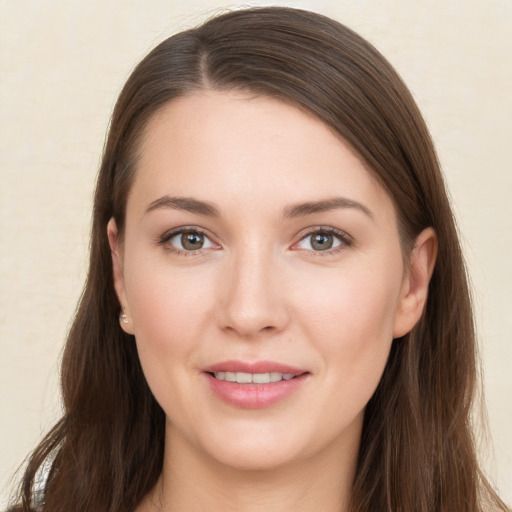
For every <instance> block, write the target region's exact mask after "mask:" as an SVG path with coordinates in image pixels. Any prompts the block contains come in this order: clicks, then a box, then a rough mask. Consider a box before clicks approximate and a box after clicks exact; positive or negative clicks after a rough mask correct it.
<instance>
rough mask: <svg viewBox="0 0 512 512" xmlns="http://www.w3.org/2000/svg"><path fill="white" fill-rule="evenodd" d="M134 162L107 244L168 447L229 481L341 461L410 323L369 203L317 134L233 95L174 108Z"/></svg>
mask: <svg viewBox="0 0 512 512" xmlns="http://www.w3.org/2000/svg"><path fill="white" fill-rule="evenodd" d="M140 155H141V157H140V161H139V162H138V165H137V169H136V176H135V180H134V183H133V186H132V189H131V191H130V194H129V197H128V202H127V214H126V228H125V229H126V231H125V234H124V240H123V244H122V246H120V245H118V244H117V236H116V227H115V223H114V221H111V222H110V224H109V239H110V242H111V246H112V249H113V257H114V273H115V286H116V291H117V293H118V296H119V299H120V302H121V304H123V305H124V307H125V308H126V313H127V317H128V323H127V324H122V325H123V328H124V329H125V330H126V331H127V332H129V333H132V334H134V335H135V338H136V343H137V348H138V352H139V356H140V361H141V364H142V367H143V370H144V373H145V376H146V378H147V381H148V383H149V386H150V388H151V390H152V392H153V394H154V395H155V397H156V399H157V400H158V402H159V403H160V405H161V406H162V408H163V410H164V411H165V414H166V416H167V441H166V442H167V443H168V445H167V446H172V447H174V448H173V449H175V450H176V451H177V453H179V450H180V449H186V450H189V451H191V452H193V453H194V454H195V455H196V456H198V457H205V458H207V459H209V460H212V459H213V460H216V461H218V462H221V463H224V464H228V465H230V466H232V467H238V468H267V467H276V466H279V465H282V464H286V463H290V462H296V461H299V460H306V459H308V458H311V457H314V456H321V454H322V453H326V452H327V451H330V452H331V453H333V452H332V451H333V450H334V453H335V452H336V451H338V452H340V453H341V452H343V451H344V452H347V453H348V452H350V453H352V454H354V453H355V451H354V450H357V446H358V440H359V435H360V431H361V424H362V417H363V412H364V409H365V406H366V403H367V402H368V400H369V399H370V397H371V395H372V394H373V392H374V390H375V388H376V386H377V384H378V382H379V380H380V377H381V375H382V372H383V369H384V366H385V364H386V360H387V358H388V354H389V351H390V346H391V342H392V339H393V337H396V336H401V335H403V334H404V333H405V332H406V331H407V330H409V329H410V328H411V327H412V325H413V323H414V322H415V321H416V317H414V314H413V315H411V311H410V310H409V309H407V301H408V300H409V301H410V298H409V299H408V297H409V295H410V294H411V280H410V278H409V277H408V276H409V274H410V272H409V270H408V269H407V268H404V266H403V258H402V253H401V247H400V242H399V236H398V231H397V222H396V218H395V211H394V208H393V205H392V202H391V200H390V198H389V197H388V195H387V194H386V192H385V191H384V189H383V188H382V187H381V186H380V185H379V184H377V182H376V181H375V180H374V179H372V177H371V175H370V174H369V172H368V171H367V170H366V169H365V166H364V164H363V162H362V161H361V160H360V158H359V157H358V156H357V154H355V153H354V151H353V150H351V148H350V147H349V146H348V145H347V144H346V143H344V142H343V141H342V140H341V139H340V138H339V137H338V136H337V135H335V134H334V133H333V132H332V131H331V130H330V129H329V128H328V127H326V126H325V125H324V124H323V123H322V122H320V121H319V120H317V119H315V118H313V117H311V116H309V115H307V114H305V113H303V112H301V111H300V110H298V109H297V108H295V107H293V106H289V105H287V104H285V103H282V102H279V101H276V100H272V99H267V98H262V97H248V96H244V95H240V94H235V93H226V92H223V93H221V92H211V91H210V92H203V93H196V94H193V95H188V96H185V97H182V98H180V99H177V100H174V101H172V102H171V103H169V104H168V105H167V106H165V107H164V108H163V109H162V110H161V111H160V112H159V113H158V114H157V115H156V116H155V117H154V118H153V119H152V120H151V122H150V123H149V125H148V126H147V129H146V131H145V134H144V138H143V141H142V144H141V151H140ZM421 306H422V305H421ZM420 309H421V308H420ZM420 312H421V311H420ZM418 315H419V313H418V314H417V315H416V316H418ZM413 317H414V318H413ZM184 447H186V448H184Z"/></svg>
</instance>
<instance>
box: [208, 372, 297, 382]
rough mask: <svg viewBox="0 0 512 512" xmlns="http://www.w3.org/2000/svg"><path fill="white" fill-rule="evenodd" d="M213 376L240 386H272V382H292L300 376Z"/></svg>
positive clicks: (276, 374) (255, 374)
mask: <svg viewBox="0 0 512 512" xmlns="http://www.w3.org/2000/svg"><path fill="white" fill-rule="evenodd" d="M213 375H214V377H215V378H216V379H217V380H224V381H227V382H237V383H238V384H270V383H271V382H279V381H281V380H291V379H293V378H294V377H296V376H297V375H298V374H295V373H279V372H267V373H248V372H215V373H214V374H213Z"/></svg>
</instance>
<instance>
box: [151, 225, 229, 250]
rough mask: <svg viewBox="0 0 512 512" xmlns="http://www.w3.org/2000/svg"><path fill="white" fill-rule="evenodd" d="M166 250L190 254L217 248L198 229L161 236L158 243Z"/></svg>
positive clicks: (183, 230) (182, 230)
mask: <svg viewBox="0 0 512 512" xmlns="http://www.w3.org/2000/svg"><path fill="white" fill-rule="evenodd" d="M160 242H161V243H162V244H163V245H165V246H166V248H167V249H169V250H171V251H176V252H184V253H187V252H188V253H190V252H194V251H200V250H202V249H218V248H219V246H218V245H217V244H215V243H213V242H212V241H211V240H210V239H209V238H208V237H207V236H206V235H205V234H204V233H203V232H202V231H200V230H199V229H191V228H186V229H183V228H182V229H181V230H179V231H177V230H175V231H173V232H171V233H168V234H165V235H164V236H162V239H161V241H160Z"/></svg>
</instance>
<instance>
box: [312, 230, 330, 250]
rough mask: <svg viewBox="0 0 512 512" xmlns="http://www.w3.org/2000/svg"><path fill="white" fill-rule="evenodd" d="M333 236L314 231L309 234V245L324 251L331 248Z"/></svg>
mask: <svg viewBox="0 0 512 512" xmlns="http://www.w3.org/2000/svg"><path fill="white" fill-rule="evenodd" d="M333 244H334V237H333V235H331V234H329V233H315V234H314V235H311V247H312V248H313V250H315V251H326V250H328V249H332V247H333Z"/></svg>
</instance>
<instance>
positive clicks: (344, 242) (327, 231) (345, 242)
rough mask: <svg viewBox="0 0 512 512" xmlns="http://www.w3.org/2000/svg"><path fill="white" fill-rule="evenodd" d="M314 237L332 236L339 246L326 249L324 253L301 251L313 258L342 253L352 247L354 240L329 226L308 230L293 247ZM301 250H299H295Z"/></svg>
mask: <svg viewBox="0 0 512 512" xmlns="http://www.w3.org/2000/svg"><path fill="white" fill-rule="evenodd" d="M314 235H332V236H333V237H335V238H337V239H338V240H339V242H340V243H339V245H337V246H336V247H333V248H332V249H326V250H324V251H315V250H309V249H303V250H307V251H308V252H309V253H310V254H311V255H312V256H313V257H319V258H323V257H326V256H327V257H328V256H335V255H337V254H338V253H339V252H341V251H343V250H344V249H346V248H347V247H350V246H352V245H353V243H354V240H353V239H352V237H351V236H350V235H348V234H347V233H345V232H344V231H341V230H340V229H336V228H333V227H330V226H318V227H315V228H308V231H307V232H306V233H304V234H303V235H302V236H301V237H300V239H299V241H298V242H296V243H294V244H293V246H296V245H298V244H299V243H301V242H302V241H303V240H306V239H307V238H308V237H312V236H314ZM296 250H301V249H296Z"/></svg>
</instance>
